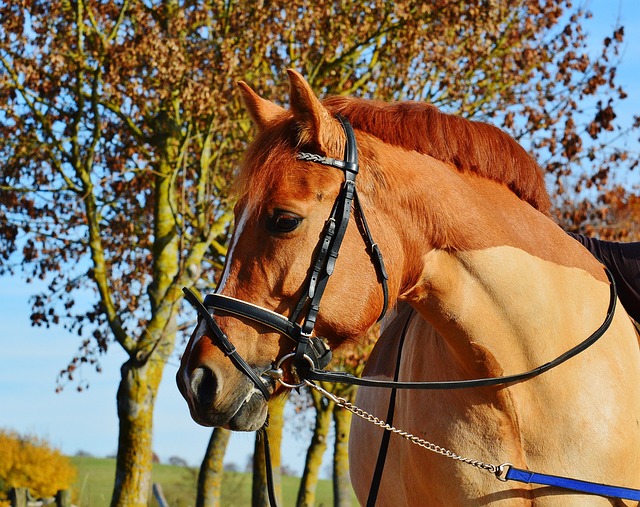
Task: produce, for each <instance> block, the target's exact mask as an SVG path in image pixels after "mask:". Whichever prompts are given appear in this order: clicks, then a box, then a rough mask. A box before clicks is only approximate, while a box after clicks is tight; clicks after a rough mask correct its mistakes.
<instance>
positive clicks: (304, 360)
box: [183, 116, 640, 505]
mask: <svg viewBox="0 0 640 507" xmlns="http://www.w3.org/2000/svg"><path fill="white" fill-rule="evenodd" d="M337 119H338V120H339V121H340V124H341V125H342V128H343V130H344V132H345V136H346V144H345V150H344V160H336V159H333V158H329V157H324V156H321V155H316V154H312V153H299V154H298V157H297V158H298V160H302V161H307V162H314V163H319V164H323V165H327V166H330V167H334V168H337V169H340V170H342V171H343V172H344V176H345V180H344V184H343V186H342V188H341V189H340V192H339V194H338V196H337V197H336V200H335V202H334V205H333V208H332V211H331V215H330V216H329V219H328V220H327V221H326V222H325V228H324V231H323V235H322V237H321V238H320V241H319V245H318V252H317V254H316V258H315V260H314V261H313V263H312V270H311V273H310V275H309V277H308V279H307V280H306V282H305V286H306V287H305V288H304V291H303V296H302V297H301V299H300V301H299V302H298V304H297V305H296V307H295V310H294V311H293V313H292V315H291V317H290V318H287V317H285V316H283V315H280V314H278V313H276V312H273V311H271V310H268V309H266V308H262V307H260V306H258V305H254V304H251V303H248V302H246V301H242V300H240V299H236V298H233V297H229V296H224V295H222V294H217V293H214V294H209V295H207V296H206V297H205V299H204V303H202V302H200V300H199V299H198V297H197V296H196V295H195V294H194V293H193V292H192V291H191V290H190V289H188V288H186V287H185V288H183V291H184V294H185V298H186V299H187V301H188V302H189V303H190V304H191V305H193V306H194V308H195V309H196V311H197V313H198V320H199V321H200V320H204V321H205V322H206V323H207V326H209V328H210V329H211V331H213V335H214V336H213V338H212V340H213V342H214V343H215V345H216V346H217V347H218V348H220V349H221V350H222V351H223V352H224V354H225V355H226V356H228V357H229V359H230V360H231V361H232V363H233V364H234V365H235V366H236V367H237V368H238V369H239V370H240V371H242V372H243V373H244V374H245V375H246V376H247V377H248V378H249V379H250V380H251V381H252V382H253V383H254V385H255V387H256V388H257V389H258V390H259V391H260V392H261V393H262V395H263V396H264V398H265V400H267V401H268V400H269V399H270V397H271V389H270V387H269V386H270V385H272V384H273V382H274V381H278V382H280V383H281V384H283V385H284V386H285V387H289V388H297V387H301V386H303V385H307V386H309V387H311V388H313V389H316V390H318V391H319V392H321V393H322V394H323V395H324V396H326V397H328V398H329V399H331V400H333V401H334V402H335V403H336V404H337V405H339V406H341V407H342V408H345V409H347V410H349V411H350V412H352V413H353V414H355V415H357V416H359V417H362V418H364V419H366V420H368V421H370V422H372V423H374V424H377V425H378V426H380V427H382V428H383V429H385V430H387V431H388V432H394V433H397V434H399V435H400V436H402V437H404V438H407V439H409V440H410V441H412V442H414V443H416V444H418V445H420V446H422V447H424V448H426V449H428V450H430V451H433V452H437V453H439V454H442V455H444V456H447V457H449V458H452V459H456V460H458V461H461V462H464V463H467V464H470V465H472V466H476V467H478V468H482V469H485V470H487V471H490V472H492V473H494V474H495V475H496V477H498V479H500V480H503V481H506V480H517V481H523V482H533V483H538V484H546V485H554V486H560V487H564V488H567V489H577V490H578V491H583V492H587V493H592V494H598V495H602V496H617V497H619V498H628V499H635V500H640V491H636V490H630V489H627V488H616V487H613V486H606V485H596V486H601V488H600V489H598V488H593V487H592V486H584V484H588V485H592V484H593V483H585V482H584V481H576V480H574V479H567V478H558V477H555V476H548V475H545V474H537V473H534V472H529V471H526V470H519V469H517V468H515V467H513V465H511V464H508V463H505V464H502V465H492V464H487V463H483V462H481V461H477V460H471V459H468V458H463V457H461V456H458V455H456V454H455V453H453V452H452V451H449V450H446V449H443V448H441V447H439V446H437V445H435V444H432V443H430V442H427V441H425V440H423V439H420V438H418V437H415V436H414V435H410V434H408V433H406V432H403V431H401V430H397V429H396V428H394V427H393V426H391V425H390V424H388V423H386V422H384V421H381V420H380V419H378V418H376V417H375V416H373V415H371V414H368V413H367V412H365V411H363V410H361V409H358V408H357V407H355V406H353V405H352V404H351V403H349V402H347V401H346V400H344V399H342V398H339V397H336V396H334V395H332V394H331V393H328V392H327V391H325V390H324V389H322V388H321V387H319V386H318V385H316V384H315V383H314V382H313V381H320V382H332V383H346V384H353V385H359V386H366V387H378V388H389V389H394V393H395V389H466V388H474V387H487V386H498V385H505V384H512V383H516V382H522V381H525V380H529V379H531V378H533V377H536V376H538V375H541V374H542V373H544V372H546V371H549V370H551V369H552V368H555V367H556V366H559V365H560V364H562V363H564V362H565V361H567V360H569V359H571V358H572V357H574V356H576V355H578V354H580V353H581V352H583V351H584V350H586V349H587V348H588V347H590V346H591V345H593V344H594V343H595V342H596V341H597V340H598V339H599V338H601V337H602V336H603V335H604V333H605V332H606V330H607V329H608V328H609V326H610V324H611V322H612V321H613V317H614V313H615V308H616V301H617V291H616V285H615V282H614V279H613V276H612V275H611V273H610V272H609V270H608V269H607V268H605V270H606V273H607V277H608V278H609V281H610V302H609V307H608V309H607V315H606V317H605V320H604V322H603V323H602V325H601V326H600V327H599V328H598V329H597V330H596V331H594V332H593V333H592V334H591V335H590V336H589V337H588V338H587V339H585V340H584V341H582V342H581V343H579V344H578V345H576V346H574V347H573V348H571V349H569V350H568V351H566V352H565V353H564V354H561V355H560V356H558V357H556V358H555V359H553V360H552V361H549V362H547V363H545V364H543V365H541V366H538V367H537V368H534V369H532V370H530V371H527V372H524V373H518V374H514V375H506V376H502V377H492V378H482V379H471V380H451V381H438V382H399V381H397V378H398V377H397V370H396V376H395V377H394V380H393V381H381V380H375V379H367V378H361V377H356V376H354V375H351V374H348V373H346V372H335V371H324V370H323V368H324V367H325V366H327V365H328V364H329V362H330V360H331V350H330V349H329V347H328V346H327V345H326V343H325V341H324V340H323V339H322V338H320V337H317V336H312V334H313V330H314V327H315V324H316V319H317V316H318V313H319V311H320V301H321V299H322V296H323V294H324V291H325V289H326V286H327V283H328V281H329V278H330V276H331V275H332V274H333V271H334V267H335V261H336V259H337V257H338V252H339V250H340V246H341V245H342V240H343V239H344V236H345V233H346V230H347V226H348V224H349V221H350V216H351V210H352V208H353V209H354V211H355V212H356V213H357V215H358V218H359V220H358V221H357V225H358V228H359V230H360V233H361V236H362V237H363V239H364V241H365V243H366V245H367V250H368V252H369V255H370V257H371V260H372V263H373V264H374V266H375V269H376V274H377V276H378V280H379V282H380V284H381V286H382V292H383V305H382V311H381V314H380V317H379V320H380V319H382V317H383V316H384V315H385V313H386V310H387V306H388V301H389V290H388V283H387V281H388V275H387V272H386V269H385V266H384V261H383V258H382V253H381V252H380V249H379V247H378V245H377V244H376V243H375V242H374V241H373V238H372V235H371V231H370V230H369V226H368V224H367V222H366V219H365V215H364V211H363V209H362V206H361V204H360V201H359V199H358V194H357V191H356V185H355V181H356V176H357V174H358V170H359V167H358V154H357V146H356V139H355V134H354V131H353V128H352V127H351V125H350V123H349V122H348V121H347V120H346V119H345V118H343V117H341V116H337ZM305 308H306V313H305V314H304V315H303V311H304V310H305ZM210 310H214V311H216V310H217V311H221V312H223V313H225V314H231V315H234V316H237V317H241V318H245V319H249V320H252V321H254V322H256V323H259V324H262V325H264V326H266V327H268V328H270V329H272V330H274V331H277V332H279V333H281V334H283V335H284V336H286V337H288V338H289V339H291V340H292V341H293V342H294V344H295V345H294V349H293V352H291V353H289V354H286V355H285V356H284V357H282V358H280V359H279V360H278V362H277V363H276V364H274V365H272V367H271V368H270V369H268V370H266V371H262V372H258V371H256V369H255V368H252V367H251V366H250V365H249V364H248V363H247V361H246V360H245V359H244V358H242V357H241V356H240V355H239V354H238V352H237V350H236V348H235V346H234V345H233V344H232V343H231V342H230V340H229V339H228V337H227V336H226V334H225V333H224V332H223V331H222V329H221V328H220V326H219V325H218V324H217V322H216V320H215V318H214V317H213V316H212V314H210V313H209V311H210ZM301 315H303V317H302V319H301V320H302V323H301V324H299V323H298V321H299V320H300V316H301ZM407 323H408V322H407ZM405 331H406V327H405ZM403 335H404V331H403ZM403 338H404V336H403ZM400 352H401V350H400V351H399V353H400ZM289 359H291V370H292V372H293V373H294V376H295V377H296V378H297V379H298V381H299V383H298V384H295V385H291V384H287V383H285V382H284V381H283V376H284V373H283V370H282V368H281V366H282V364H283V363H284V362H285V361H286V360H289ZM398 367H399V361H398V364H397V365H396V368H398ZM393 399H394V396H392V400H391V401H392V403H393ZM388 415H390V418H391V419H392V417H393V410H392V407H391V406H390V407H389V414H388ZM263 439H264V443H265V453H266V455H267V456H268V452H269V450H268V440H267V438H266V432H263ZM387 446H388V440H387V443H386V444H385V445H384V447H385V450H384V452H383V450H382V449H381V450H380V455H379V456H378V466H379V467H383V466H384V455H385V454H386V447H387ZM381 475H382V468H380V471H379V472H376V474H375V476H376V477H377V476H379V477H378V481H379V480H380V478H381ZM374 478H375V477H374ZM544 481H546V482H544ZM267 482H268V489H269V494H270V500H271V503H272V505H275V499H274V497H273V494H272V489H273V488H272V477H271V469H270V466H269V467H268V473H267ZM578 483H580V484H578ZM378 485H379V484H378ZM580 488H582V489H580ZM589 488H591V489H589ZM607 488H608V489H607ZM376 494H377V487H376V491H375V493H374V494H373V496H370V503H369V504H368V505H373V504H375V495H376ZM636 494H637V496H633V495H636ZM620 495H627V496H620ZM372 499H373V503H371V500H372Z"/></svg>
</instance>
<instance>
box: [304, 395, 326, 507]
mask: <svg viewBox="0 0 640 507" xmlns="http://www.w3.org/2000/svg"><path fill="white" fill-rule="evenodd" d="M311 396H312V397H313V404H314V406H315V409H316V424H315V428H314V429H313V437H312V439H311V444H309V449H308V450H307V458H306V461H305V464H304V472H303V473H302V479H301V480H300V489H299V490H298V500H297V502H296V506H297V507H313V505H314V504H315V498H316V487H317V485H318V475H319V474H320V466H321V465H322V456H323V455H324V452H325V450H326V449H327V435H328V434H329V427H330V426H331V409H332V406H333V402H329V401H328V400H327V399H326V398H324V397H323V396H322V395H321V394H319V393H317V392H316V391H314V390H311Z"/></svg>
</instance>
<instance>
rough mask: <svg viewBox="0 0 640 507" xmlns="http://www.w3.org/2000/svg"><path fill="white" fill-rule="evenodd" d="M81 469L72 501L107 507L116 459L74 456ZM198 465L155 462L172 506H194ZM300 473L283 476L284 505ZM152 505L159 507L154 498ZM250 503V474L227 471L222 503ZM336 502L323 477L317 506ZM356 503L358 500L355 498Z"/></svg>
mask: <svg viewBox="0 0 640 507" xmlns="http://www.w3.org/2000/svg"><path fill="white" fill-rule="evenodd" d="M71 461H72V462H73V464H74V465H75V466H76V467H77V469H78V478H77V481H76V484H75V486H74V488H73V502H74V504H75V505H77V506H79V507H108V505H109V501H110V499H111V491H112V489H113V478H114V475H115V467H116V462H115V459H102V458H89V457H72V458H71ZM197 474H198V471H197V469H193V468H187V467H177V466H172V465H154V466H153V479H152V480H153V482H157V483H159V484H160V485H161V486H162V490H163V492H164V496H165V498H166V499H167V502H168V503H169V505H170V506H171V507H189V506H194V505H195V501H196V481H197ZM299 482H300V480H299V479H298V478H297V477H283V478H282V490H283V496H284V505H283V506H281V507H291V506H294V505H295V500H296V496H297V494H298V483H299ZM150 497H151V498H152V500H151V501H150V503H149V505H150V506H151V507H158V504H157V502H156V501H155V499H153V495H151V493H150ZM250 505H251V475H249V474H244V473H236V472H226V473H225V477H224V481H223V483H222V507H247V506H250ZM330 505H333V493H332V490H331V482H330V481H320V482H319V484H318V489H317V492H316V506H318V507H319V506H324V507H329V506H330ZM354 505H357V503H356V502H355V500H354Z"/></svg>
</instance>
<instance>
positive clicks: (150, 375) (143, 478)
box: [111, 359, 164, 507]
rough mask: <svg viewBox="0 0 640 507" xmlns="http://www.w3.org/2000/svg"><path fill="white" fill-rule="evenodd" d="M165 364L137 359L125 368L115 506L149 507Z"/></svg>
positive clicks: (120, 390)
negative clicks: (155, 418)
mask: <svg viewBox="0 0 640 507" xmlns="http://www.w3.org/2000/svg"><path fill="white" fill-rule="evenodd" d="M163 369H164V362H163V361H160V360H154V361H146V362H145V363H144V364H139V363H138V362H136V361H134V360H133V359H130V360H128V361H127V362H125V363H124V364H123V365H122V367H121V369H120V372H121V377H122V378H121V380H120V386H119V388H118V394H117V404H118V419H119V437H118V457H117V465H116V477H115V484H114V489H113V496H112V497H111V507H146V506H147V504H148V500H149V494H150V492H151V466H152V459H153V449H152V443H151V441H152V435H153V409H154V406H155V400H156V394H157V392H158V386H159V385H160V380H161V379H162V370H163Z"/></svg>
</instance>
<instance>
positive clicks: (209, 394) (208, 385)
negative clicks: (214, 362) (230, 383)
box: [191, 366, 218, 406]
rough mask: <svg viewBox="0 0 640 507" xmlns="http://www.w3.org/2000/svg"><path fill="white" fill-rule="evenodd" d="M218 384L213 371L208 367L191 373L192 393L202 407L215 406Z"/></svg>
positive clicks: (202, 367)
mask: <svg viewBox="0 0 640 507" xmlns="http://www.w3.org/2000/svg"><path fill="white" fill-rule="evenodd" d="M217 387H218V383H217V382H216V377H215V375H214V374H213V371H211V369H209V368H207V367H206V366H201V367H199V368H196V369H195V370H193V372H192V373H191V392H192V393H193V396H194V398H195V399H196V401H197V402H198V403H199V404H200V405H205V406H209V405H212V404H213V399H214V398H215V396H216V389H217Z"/></svg>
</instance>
